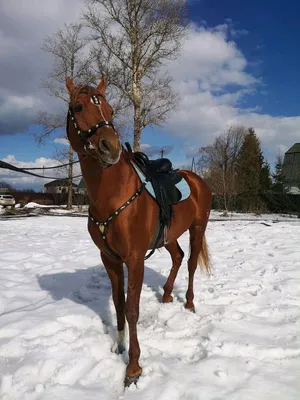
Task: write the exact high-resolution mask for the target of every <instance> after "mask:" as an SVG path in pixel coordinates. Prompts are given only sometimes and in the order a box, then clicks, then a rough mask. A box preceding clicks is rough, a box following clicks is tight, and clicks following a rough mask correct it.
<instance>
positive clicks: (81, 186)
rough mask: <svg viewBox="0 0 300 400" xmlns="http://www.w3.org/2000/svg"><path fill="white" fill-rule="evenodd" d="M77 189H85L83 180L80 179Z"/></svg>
mask: <svg viewBox="0 0 300 400" xmlns="http://www.w3.org/2000/svg"><path fill="white" fill-rule="evenodd" d="M78 189H86V186H85V183H84V180H83V178H81V180H80V182H79V185H78Z"/></svg>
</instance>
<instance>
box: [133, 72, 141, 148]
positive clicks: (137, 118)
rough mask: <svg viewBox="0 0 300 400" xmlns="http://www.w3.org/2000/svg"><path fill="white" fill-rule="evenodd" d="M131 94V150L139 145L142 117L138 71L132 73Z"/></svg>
mask: <svg viewBox="0 0 300 400" xmlns="http://www.w3.org/2000/svg"><path fill="white" fill-rule="evenodd" d="M132 94H133V104H134V128H133V151H139V150H140V146H141V133H142V118H141V80H140V77H139V73H138V72H136V73H134V74H133V80H132Z"/></svg>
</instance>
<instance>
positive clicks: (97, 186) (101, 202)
mask: <svg viewBox="0 0 300 400" xmlns="http://www.w3.org/2000/svg"><path fill="white" fill-rule="evenodd" d="M80 164H81V170H82V174H83V178H84V181H85V184H86V188H87V191H88V196H89V199H90V204H91V211H92V212H93V213H94V214H95V217H98V218H100V220H104V219H106V218H107V217H108V216H109V215H110V214H112V213H113V212H114V211H115V210H116V209H117V208H119V207H120V206H121V205H122V204H123V203H124V202H125V201H127V200H128V198H129V197H131V196H132V195H133V193H134V192H135V191H136V190H137V188H138V178H137V176H136V174H135V172H134V170H133V168H132V166H131V165H130V162H129V161H128V160H126V158H125V156H124V151H123V152H122V154H121V157H120V160H119V161H118V163H117V164H115V165H112V166H111V167H109V168H103V167H99V164H98V162H97V161H96V160H93V159H91V160H90V159H81V160H80ZM95 171H96V172H95ZM93 172H95V173H93Z"/></svg>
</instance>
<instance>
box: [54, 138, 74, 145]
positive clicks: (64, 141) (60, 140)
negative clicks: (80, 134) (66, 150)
mask: <svg viewBox="0 0 300 400" xmlns="http://www.w3.org/2000/svg"><path fill="white" fill-rule="evenodd" d="M53 143H56V144H62V145H64V146H69V145H70V143H69V141H68V140H67V139H65V138H56V139H54V140H53Z"/></svg>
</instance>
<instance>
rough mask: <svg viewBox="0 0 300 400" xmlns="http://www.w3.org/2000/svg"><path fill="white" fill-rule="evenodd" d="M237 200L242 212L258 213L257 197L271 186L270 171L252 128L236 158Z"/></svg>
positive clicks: (260, 204)
mask: <svg viewBox="0 0 300 400" xmlns="http://www.w3.org/2000/svg"><path fill="white" fill-rule="evenodd" d="M236 173H237V181H238V190H239V198H240V203H241V208H242V210H243V211H258V210H259V209H261V206H262V203H261V200H260V198H259V196H260V195H261V194H262V193H264V192H265V191H266V190H268V189H269V188H270V186H271V182H270V170H269V165H268V163H266V162H264V158H263V155H262V152H261V148H260V142H259V139H258V138H257V136H256V134H255V131H254V129H253V128H249V130H248V132H247V133H246V135H245V139H244V142H243V144H242V147H241V151H240V154H239V157H238V163H237V168H236Z"/></svg>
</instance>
